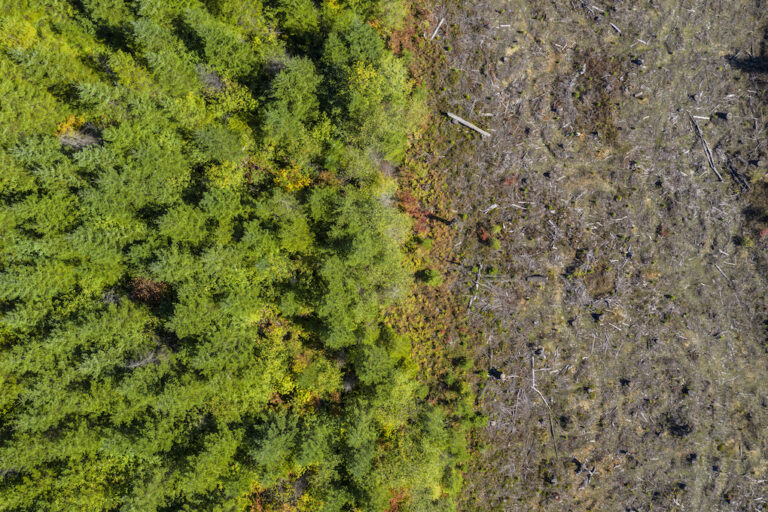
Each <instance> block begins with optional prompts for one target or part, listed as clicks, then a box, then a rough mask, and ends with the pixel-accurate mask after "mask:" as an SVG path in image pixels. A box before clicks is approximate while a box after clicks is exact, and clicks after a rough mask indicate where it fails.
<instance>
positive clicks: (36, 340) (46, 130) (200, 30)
mask: <svg viewBox="0 0 768 512" xmlns="http://www.w3.org/2000/svg"><path fill="white" fill-rule="evenodd" d="M401 16H402V4H401V3H398V2H385V1H373V0H367V1H347V2H339V1H331V0H328V1H325V2H321V3H318V2H311V1H309V0H306V1H304V0H272V1H265V2H263V3H262V2H261V1H259V0H250V1H245V2H243V1H240V0H206V1H201V0H82V1H75V0H26V1H24V2H15V1H12V0H6V1H0V73H2V77H3V78H2V80H0V169H2V170H1V171H0V390H1V391H0V511H71V510H88V511H117V510H120V511H141V512H146V511H172V510H195V511H202V510H211V511H214V510H216V511H225V510H246V509H248V508H249V507H252V509H255V510H276V509H279V510H304V511H326V512H332V511H352V510H355V511H358V510H359V511H363V510H365V511H383V510H386V509H387V508H388V507H390V505H391V503H392V500H393V499H394V500H395V501H397V502H398V507H399V510H403V511H406V510H413V511H427V510H429V511H439V510H451V509H452V507H453V505H452V496H453V495H455V493H456V492H457V491H458V488H459V486H460V476H459V473H458V471H457V469H456V468H457V464H459V463H460V462H461V461H462V457H463V454H464V451H465V446H464V435H463V432H462V431H461V430H460V429H458V428H456V427H455V426H454V425H453V424H452V422H451V420H450V419H449V418H447V417H446V413H445V412H444V411H443V410H441V409H440V408H439V406H436V405H431V404H430V403H429V402H428V401H427V400H426V395H427V390H426V388H425V387H424V385H423V384H421V383H420V381H419V378H418V371H417V367H416V365H415V363H414V362H413V361H412V360H411V358H410V348H409V342H408V340H407V339H404V338H402V337H399V336H398V335H396V334H395V333H394V332H392V331H391V330H390V329H389V328H386V327H384V326H383V324H382V312H383V311H384V310H385V309H386V308H387V307H388V306H390V305H391V304H393V303H394V301H397V300H398V299H399V298H401V297H402V296H403V295H404V294H406V293H407V291H408V288H409V285H410V280H409V277H408V272H406V270H405V269H404V265H403V256H402V253H401V246H402V244H403V242H404V241H405V238H406V236H407V234H408V232H409V229H410V227H409V223H408V220H407V218H406V217H405V216H404V215H403V214H402V213H400V212H398V211H397V210H396V209H395V208H394V207H393V206H392V204H393V201H392V194H393V192H394V185H393V183H392V181H391V179H389V178H386V177H384V176H383V175H382V173H381V172H380V170H379V166H380V165H381V163H382V162H383V161H390V162H394V163H395V164H397V163H398V162H399V160H400V159H401V158H402V156H403V154H404V152H405V150H406V147H407V144H408V134H409V133H410V132H412V130H413V128H414V126H415V120H416V118H417V117H418V115H419V113H420V112H421V111H422V106H421V103H420V100H419V95H418V92H417V91H415V89H414V88H413V86H412V84H411V83H410V81H409V79H408V76H407V73H406V71H405V69H404V66H403V64H402V62H400V61H399V60H398V59H396V58H395V57H394V56H393V55H391V54H390V53H389V52H388V51H387V50H386V49H385V46H384V43H383V40H382V33H385V32H386V31H387V30H391V29H392V27H394V26H396V24H397V21H398V19H400V17H401ZM374 27H377V28H374ZM285 507H287V508H285Z"/></svg>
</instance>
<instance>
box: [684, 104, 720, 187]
mask: <svg viewBox="0 0 768 512" xmlns="http://www.w3.org/2000/svg"><path fill="white" fill-rule="evenodd" d="M688 118H689V119H690V120H691V123H692V124H693V127H694V128H695V129H696V134H697V135H698V136H699V140H701V145H702V146H704V152H705V153H706V154H707V160H708V161H709V167H710V168H711V169H712V171H714V173H715V175H717V179H718V180H720V181H723V177H722V176H720V173H719V172H717V167H715V159H714V158H713V157H712V150H711V149H709V144H707V141H706V140H705V139H704V134H703V133H702V132H701V128H699V123H697V122H696V119H694V118H693V116H692V115H691V113H690V112H688Z"/></svg>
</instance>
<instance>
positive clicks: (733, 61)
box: [727, 29, 768, 74]
mask: <svg viewBox="0 0 768 512" xmlns="http://www.w3.org/2000/svg"><path fill="white" fill-rule="evenodd" d="M727 59H728V63H729V64H730V65H731V66H733V67H734V68H736V69H738V70H741V71H744V72H745V73H750V74H765V73H768V29H766V30H765V32H764V33H763V40H762V41H761V42H760V50H759V52H758V53H757V55H753V52H752V51H750V52H749V56H747V57H737V56H736V55H729V56H728V57H727Z"/></svg>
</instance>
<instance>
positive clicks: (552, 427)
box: [531, 356, 560, 461]
mask: <svg viewBox="0 0 768 512" xmlns="http://www.w3.org/2000/svg"><path fill="white" fill-rule="evenodd" d="M531 389H532V390H534V391H535V392H536V393H538V394H539V396H540V397H541V401H542V402H544V405H545V406H546V407H547V413H548V415H549V434H550V435H551V436H552V447H553V448H554V449H555V460H558V461H559V460H560V455H558V453H557V441H555V423H554V422H553V421H552V409H551V408H550V407H549V404H548V403H547V399H546V398H544V394H543V393H542V392H541V391H539V388H537V387H536V365H535V362H534V357H533V356H531Z"/></svg>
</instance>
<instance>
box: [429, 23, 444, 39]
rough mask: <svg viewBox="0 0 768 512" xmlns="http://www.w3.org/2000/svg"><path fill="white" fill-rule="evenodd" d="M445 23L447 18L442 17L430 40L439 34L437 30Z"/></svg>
mask: <svg viewBox="0 0 768 512" xmlns="http://www.w3.org/2000/svg"><path fill="white" fill-rule="evenodd" d="M443 23H445V18H443V19H441V20H440V23H438V24H437V28H436V29H435V31H434V32H432V37H430V38H429V40H430V41H431V40H433V39H434V38H435V36H436V35H437V31H438V30H440V27H442V26H443Z"/></svg>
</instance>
